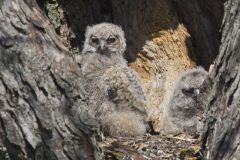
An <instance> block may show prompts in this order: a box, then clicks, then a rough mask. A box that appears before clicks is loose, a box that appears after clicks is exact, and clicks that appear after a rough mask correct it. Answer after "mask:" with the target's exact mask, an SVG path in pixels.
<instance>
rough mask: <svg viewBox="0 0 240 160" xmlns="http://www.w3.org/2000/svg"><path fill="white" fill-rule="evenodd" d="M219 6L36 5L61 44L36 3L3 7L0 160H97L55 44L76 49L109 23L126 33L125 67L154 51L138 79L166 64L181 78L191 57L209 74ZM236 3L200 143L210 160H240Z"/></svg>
mask: <svg viewBox="0 0 240 160" xmlns="http://www.w3.org/2000/svg"><path fill="white" fill-rule="evenodd" d="M224 1H225V0H221V1H216V0H214V1H211V2H209V3H207V4H204V3H203V2H207V1H201V2H200V1H185V0H180V1H166V0H152V1H146V0H140V1H136V2H133V1H125V0H101V1H100V0H99V1H97V0H89V1H88V0H82V1H79V0H71V1H69V3H68V2H65V1H62V0H58V3H59V4H60V5H61V6H62V8H63V10H64V11H62V10H59V8H58V7H56V8H57V10H58V12H57V13H56V12H55V10H51V9H49V8H45V9H44V5H43V4H42V3H40V2H45V1H40V0H39V1H38V2H39V4H40V6H42V9H43V10H47V11H48V16H49V17H50V16H53V17H52V20H53V19H54V18H56V17H54V15H55V14H60V18H59V19H58V18H57V19H56V21H57V22H56V23H54V24H55V29H56V30H57V31H58V32H59V34H60V35H61V36H62V37H61V38H62V40H60V39H59V35H56V34H55V31H54V30H53V28H54V27H53V26H52V25H51V23H50V22H49V20H48V18H47V17H45V16H44V15H45V14H44V13H43V10H40V9H39V8H38V5H39V4H37V3H36V2H35V1H29V0H0V159H12V160H17V159H21V160H22V159H36V160H43V159H64V160H65V159H66V160H67V159H71V160H75V159H102V157H103V155H102V150H101V148H100V147H99V145H98V139H99V138H100V136H99V135H100V131H99V127H98V123H97V122H96V121H94V117H92V115H91V113H89V112H88V109H87V108H88V104H87V103H88V99H87V97H85V96H84V95H86V92H87V91H85V90H84V89H83V84H84V83H85V82H84V79H82V77H81V72H80V66H79V64H78V63H77V60H76V59H75V58H73V57H72V56H71V54H69V51H68V49H66V48H65V47H64V45H63V44H62V41H63V42H66V43H65V45H66V46H67V47H68V48H71V49H72V48H74V47H76V48H78V47H79V44H78V43H79V42H80V41H81V40H82V39H83V36H82V35H83V32H84V30H85V27H86V25H87V24H94V23H97V22H101V21H112V22H114V23H117V24H121V25H122V26H123V28H124V29H125V30H126V31H127V32H126V35H127V39H128V44H130V45H129V48H128V53H127V55H128V58H129V59H130V60H135V59H136V58H138V55H137V53H138V52H142V51H140V50H142V47H143V46H144V45H146V44H145V42H146V41H149V42H151V43H149V44H147V47H145V49H146V48H147V50H145V51H144V52H143V53H142V54H141V55H140V56H142V57H141V58H142V60H140V61H138V62H137V64H138V65H139V66H141V67H142V68H143V69H144V72H151V70H153V71H152V72H153V73H151V74H150V73H149V74H146V77H151V76H152V75H157V73H158V74H162V73H163V72H165V71H166V70H167V69H166V68H164V67H165V66H167V64H168V65H169V64H170V63H169V62H171V64H178V66H175V67H176V68H178V67H180V68H181V66H183V63H182V62H183V61H184V65H185V64H186V66H184V67H183V68H182V70H184V69H185V68H189V66H192V65H191V64H190V63H191V61H190V60H189V56H190V55H191V54H193V53H195V51H196V53H195V54H194V56H193V57H196V58H197V63H198V64H202V65H204V66H205V67H206V68H207V67H208V66H209V65H210V64H211V63H212V61H213V59H214V58H215V56H216V54H217V52H218V49H219V48H218V47H219V45H220V40H219V39H220V35H219V28H220V23H221V21H222V14H221V13H222V8H223V2H224ZM52 2H56V1H55V0H53V1H51V3H52ZM73 2H74V3H73ZM239 3H240V2H239V0H228V1H227V3H226V6H225V16H224V21H223V34H222V42H221V43H222V45H221V48H220V53H219V56H218V58H217V60H216V64H215V69H214V71H213V73H212V78H213V79H214V85H213V90H212V92H211V97H210V100H209V105H208V108H209V110H208V112H207V118H206V121H207V123H206V124H207V125H206V128H207V129H206V132H205V136H204V139H203V140H204V141H203V148H202V149H203V151H204V155H205V157H206V158H208V159H233V158H234V157H235V158H236V159H239V152H240V147H239V139H240V137H239V135H240V134H239V132H240V130H239V126H240V123H239V118H240V116H239V106H240V102H239V95H240V93H239V92H240V91H239V90H240V87H239V81H240V80H239V79H240V77H239V75H240V71H239V68H240V66H239V63H240V58H239V57H240V54H239V52H240V49H239V46H240V44H239V43H240V39H239V34H240V33H239V30H240V28H239V22H240V20H239V17H240V15H239V14H240V12H239V8H240V4H239ZM76 4H79V5H76ZM174 4H176V6H175V5H174ZM54 5H55V4H54ZM54 5H48V7H55V6H54ZM57 5H58V4H57ZM72 6H75V8H74V7H72ZM174 7H176V10H177V11H178V12H177V14H178V16H176V13H175V8H174ZM73 9H74V10H73ZM50 11H53V12H51V13H50ZM93 11H94V12H93ZM63 13H64V14H66V15H63ZM199 13H200V18H199V17H198V15H199ZM99 15H102V16H99ZM61 16H62V17H64V18H65V19H64V18H63V19H61V18H62V17H61ZM179 17H180V18H181V19H183V22H184V23H185V24H186V26H187V28H188V30H189V31H190V33H191V36H192V38H190V40H189V36H188V33H186V32H187V31H186V29H185V28H184V26H182V25H181V23H182V21H181V20H180V18H179ZM50 18H51V17H50ZM56 25H57V27H56ZM68 25H69V26H70V27H71V30H72V31H73V35H71V34H70V33H69V28H67V27H69V26H68ZM139 33H141V35H140V36H139ZM65 35H66V36H65ZM152 42H154V43H155V45H154V46H152ZM192 44H193V45H192ZM148 45H149V46H148ZM143 50H144V47H143ZM188 50H189V52H188ZM72 52H74V51H72ZM188 54H190V55H188ZM176 57H178V58H176ZM179 57H180V58H179ZM182 57H185V58H182ZM186 57H187V58H186ZM193 57H192V56H190V58H193ZM175 58H176V59H175ZM173 59H175V60H176V61H177V62H179V63H175V62H176V61H171V60H173ZM183 59H184V60H183ZM193 59H194V58H193ZM144 60H146V61H144ZM146 62H147V63H146ZM180 62H181V63H180ZM188 63H189V64H188ZM148 65H149V66H148ZM172 68H174V67H173V66H171V67H170V69H169V70H171V69H172ZM172 70H175V69H172ZM140 71H141V70H140ZM169 73H170V74H171V73H174V75H175V72H169ZM149 75H151V76H149ZM151 78H152V77H151ZM172 79H173V78H172ZM172 79H171V78H170V80H169V81H171V80H172ZM167 80H168V79H167ZM172 81H173V80H172ZM172 81H171V82H172ZM156 92H157V91H156ZM154 93H155V91H154ZM153 95H155V94H153ZM154 104H159V101H157V103H154Z"/></svg>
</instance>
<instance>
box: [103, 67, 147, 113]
mask: <svg viewBox="0 0 240 160" xmlns="http://www.w3.org/2000/svg"><path fill="white" fill-rule="evenodd" d="M101 84H102V85H105V87H103V88H105V89H104V90H105V91H104V92H106V93H108V94H109V95H108V96H109V99H110V100H111V101H113V102H115V103H118V104H120V105H121V106H122V107H123V108H124V107H131V108H132V109H134V110H138V111H139V112H141V113H144V114H146V104H147V99H146V97H145V95H144V92H143V90H142V87H141V84H140V81H139V78H138V76H137V74H136V73H135V72H134V71H133V70H131V69H130V68H128V67H125V66H124V67H121V66H114V67H110V68H109V69H107V70H106V72H105V74H104V75H103V82H102V83H101Z"/></svg>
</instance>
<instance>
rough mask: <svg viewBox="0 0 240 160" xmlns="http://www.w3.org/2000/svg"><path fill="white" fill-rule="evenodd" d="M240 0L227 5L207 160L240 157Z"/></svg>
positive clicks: (211, 102) (206, 141) (211, 105)
mask: <svg viewBox="0 0 240 160" xmlns="http://www.w3.org/2000/svg"><path fill="white" fill-rule="evenodd" d="M239 8H240V1H239V0H228V1H227V3H226V4H225V13H224V19H223V23H222V24H223V29H222V41H221V47H220V52H219V55H218V57H217V59H216V62H215V66H214V70H213V72H212V74H211V76H212V78H213V81H214V84H213V89H212V91H211V95H210V98H209V101H208V111H207V113H206V122H207V123H206V128H207V129H206V132H205V136H204V137H203V140H204V141H203V151H204V155H205V158H206V159H209V160H219V159H223V160H225V159H240V145H239V144H240V108H239V107H240V98H239V97H240V12H239Z"/></svg>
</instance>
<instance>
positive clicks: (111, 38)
mask: <svg viewBox="0 0 240 160" xmlns="http://www.w3.org/2000/svg"><path fill="white" fill-rule="evenodd" d="M125 49H126V41H125V37H124V32H123V30H122V28H121V27H119V26H117V25H115V24H111V23H100V24H96V25H93V26H88V27H87V29H86V33H85V42H84V47H83V50H82V53H83V54H84V53H98V54H103V55H111V54H119V53H120V54H123V53H124V51H125Z"/></svg>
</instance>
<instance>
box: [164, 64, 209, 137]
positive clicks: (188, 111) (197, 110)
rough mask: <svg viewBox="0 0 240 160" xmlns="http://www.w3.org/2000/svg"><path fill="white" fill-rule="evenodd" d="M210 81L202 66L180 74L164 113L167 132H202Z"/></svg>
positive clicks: (194, 133) (193, 133)
mask: <svg viewBox="0 0 240 160" xmlns="http://www.w3.org/2000/svg"><path fill="white" fill-rule="evenodd" d="M210 83H211V81H210V78H209V76H208V73H207V72H206V71H205V70H204V69H203V68H201V67H199V68H197V69H192V70H189V71H187V72H185V73H184V74H183V75H181V76H180V78H179V80H178V81H177V82H176V85H175V88H174V91H173V94H172V97H171V99H170V101H169V104H168V106H167V107H166V108H165V110H164V113H163V124H162V125H163V126H162V127H163V129H164V131H165V132H166V133H172V134H179V133H187V134H189V135H193V136H194V135H197V134H199V133H200V132H201V130H202V121H201V119H202V118H203V112H204V107H205V102H206V101H207V95H208V93H209V88H210Z"/></svg>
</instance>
